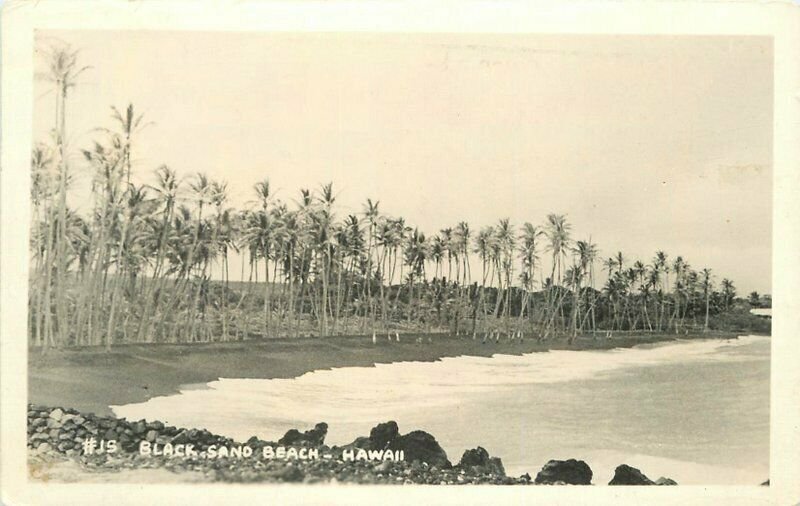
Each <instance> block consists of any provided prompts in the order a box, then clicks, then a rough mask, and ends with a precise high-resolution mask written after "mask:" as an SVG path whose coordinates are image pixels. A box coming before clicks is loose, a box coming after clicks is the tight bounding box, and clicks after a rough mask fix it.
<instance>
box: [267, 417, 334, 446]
mask: <svg viewBox="0 0 800 506" xmlns="http://www.w3.org/2000/svg"><path fill="white" fill-rule="evenodd" d="M327 434H328V424H327V423H325V422H322V423H318V424H317V425H315V426H314V428H313V429H311V430H307V431H305V432H304V433H302V434H301V433H300V431H299V430H297V429H289V430H288V431H286V434H284V436H283V437H282V438H280V439H279V440H278V444H279V445H284V446H292V445H298V444H304V443H305V444H309V445H311V446H320V445H321V444H322V443H323V442H324V441H325V436H326V435H327Z"/></svg>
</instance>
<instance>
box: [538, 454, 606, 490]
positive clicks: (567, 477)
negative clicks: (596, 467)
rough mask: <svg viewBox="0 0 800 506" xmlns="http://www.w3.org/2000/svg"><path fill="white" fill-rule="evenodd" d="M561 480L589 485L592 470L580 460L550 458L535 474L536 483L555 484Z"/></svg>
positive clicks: (567, 482) (570, 483) (568, 483)
mask: <svg viewBox="0 0 800 506" xmlns="http://www.w3.org/2000/svg"><path fill="white" fill-rule="evenodd" d="M558 482H563V483H565V484H567V485H590V484H591V483H592V470H591V468H589V465H588V464H586V462H584V461H582V460H575V459H569V460H551V461H549V462H547V464H545V465H544V467H542V470H541V471H539V474H537V475H536V479H535V480H534V483H536V484H537V485H555V484H557V483H558Z"/></svg>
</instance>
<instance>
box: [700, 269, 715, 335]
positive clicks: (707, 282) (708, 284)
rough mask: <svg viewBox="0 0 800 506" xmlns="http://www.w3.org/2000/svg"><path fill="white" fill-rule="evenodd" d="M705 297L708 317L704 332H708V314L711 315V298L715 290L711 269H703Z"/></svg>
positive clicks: (704, 324)
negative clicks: (712, 291)
mask: <svg viewBox="0 0 800 506" xmlns="http://www.w3.org/2000/svg"><path fill="white" fill-rule="evenodd" d="M701 272H702V275H703V298H704V299H705V302H706V317H705V322H704V323H703V332H708V315H709V299H710V297H711V290H713V286H712V281H711V269H708V268H706V269H703V270H702V271H701Z"/></svg>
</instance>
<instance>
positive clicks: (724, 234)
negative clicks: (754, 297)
mask: <svg viewBox="0 0 800 506" xmlns="http://www.w3.org/2000/svg"><path fill="white" fill-rule="evenodd" d="M38 39H39V43H40V45H41V44H44V45H46V44H49V43H51V42H52V41H53V40H56V39H58V40H61V41H66V42H68V43H70V44H71V45H72V46H73V47H75V48H77V49H80V56H79V57H80V63H81V64H82V65H90V66H91V68H90V69H89V70H87V71H86V72H85V73H84V74H83V75H82V76H81V78H80V82H79V84H78V86H77V87H76V88H75V89H74V90H73V91H72V94H71V96H70V97H69V105H68V116H67V122H68V129H69V130H70V132H71V135H70V140H71V143H72V146H73V147H75V148H78V147H87V146H89V145H90V142H91V140H92V139H93V138H94V137H97V135H98V133H97V132H96V131H93V129H94V128H96V127H98V126H111V125H112V123H111V120H110V109H109V108H110V106H111V105H116V106H117V107H119V108H123V107H125V106H126V105H127V103H128V102H133V104H134V105H135V107H136V109H137V110H139V111H141V112H144V113H145V117H146V119H147V120H149V121H151V122H153V124H151V125H149V126H148V127H147V128H146V129H144V130H143V131H142V132H141V133H140V134H139V136H138V138H137V139H136V141H135V145H134V149H135V152H134V159H135V164H136V170H138V171H140V172H141V173H143V174H149V173H151V172H152V170H153V169H155V168H156V167H157V166H159V165H160V164H162V163H166V164H167V165H169V166H170V167H172V168H173V169H175V170H177V171H178V172H179V173H181V174H187V175H188V174H192V173H194V172H198V171H201V172H205V173H207V174H208V175H209V176H210V177H212V178H215V179H224V180H227V181H228V183H229V186H230V188H231V196H232V204H233V205H237V206H238V205H241V206H243V205H244V203H245V202H247V201H250V200H252V198H253V196H252V185H253V184H254V183H256V182H257V181H259V180H262V179H264V178H267V177H268V178H269V179H270V181H271V183H272V185H273V187H274V188H276V189H278V193H277V195H278V197H279V198H282V199H284V200H292V199H295V198H296V197H297V195H299V188H301V187H308V188H318V187H319V185H320V184H321V183H325V182H328V181H333V182H334V188H335V189H336V190H337V192H338V194H339V195H338V199H339V200H338V202H339V204H340V211H339V212H340V214H342V215H343V214H346V213H352V212H358V211H360V210H361V206H362V203H363V202H364V201H365V200H366V198H367V197H370V198H372V199H373V200H379V201H380V208H381V211H383V212H385V213H387V214H390V215H394V216H403V217H405V218H406V221H407V223H409V224H411V225H417V226H419V227H420V228H421V229H422V230H423V231H425V232H426V233H428V234H432V233H436V232H438V231H439V230H440V229H441V228H444V227H447V226H454V225H455V224H456V223H457V222H459V221H462V220H464V221H467V222H468V223H469V224H470V225H471V228H472V229H473V230H478V229H479V228H480V227H482V226H484V225H488V224H494V223H496V222H497V220H498V219H500V218H503V217H509V218H511V220H512V222H513V223H515V224H517V225H519V224H521V223H523V222H524V221H530V222H532V223H534V224H540V223H543V222H544V219H545V217H546V215H547V214H548V213H551V212H555V213H561V214H566V215H567V217H568V220H569V221H570V223H572V225H573V237H574V238H576V239H588V238H589V237H591V239H592V241H594V242H596V243H597V244H598V246H599V247H600V249H601V258H606V257H608V256H611V255H613V254H615V253H616V252H617V251H618V250H621V251H622V252H623V253H624V254H625V256H626V257H627V258H629V259H631V260H633V259H637V258H638V259H641V260H643V261H645V262H649V261H650V260H651V259H652V257H653V254H654V252H655V251H656V250H659V249H662V250H664V251H666V252H667V253H668V254H669V255H670V257H671V258H674V256H675V255H677V254H680V255H683V257H684V258H685V259H686V260H687V261H688V262H689V263H690V264H691V265H692V266H693V267H694V268H696V269H700V268H703V267H710V268H712V269H713V271H714V273H715V275H716V276H717V281H719V279H721V278H722V277H729V278H731V279H733V280H734V282H735V283H736V285H737V287H738V289H739V292H740V293H746V292H748V291H751V290H758V291H759V292H765V293H768V292H770V287H771V279H770V278H771V267H770V263H771V261H770V258H771V227H772V220H771V213H772V204H771V202H772V198H771V194H772V192H771V185H772V49H771V42H770V41H769V40H768V39H763V38H723V37H686V36H682V37H671V36H670V37H640V36H561V35H559V36H552V35H541V36H533V35H505V36H497V35H485V34H484V35H480V34H470V35H464V34H452V35H403V34H256V33H250V34H246V33H188V32H184V33H175V32H171V33H167V32H44V33H40V34H39V37H38ZM47 89H48V88H47V84H46V83H43V82H37V84H36V87H35V93H36V101H35V104H34V109H35V110H34V121H35V125H34V135H35V137H36V139H37V140H43V139H46V138H47V135H48V131H49V129H50V128H51V127H52V120H53V117H54V113H53V100H54V99H53V94H52V93H48V92H47ZM87 177H88V176H84V182H85V180H86V178H87ZM85 200H86V199H75V203H76V205H79V202H82V201H85ZM542 256H543V257H546V254H545V253H544V252H543V253H542ZM234 267H235V266H234V262H232V271H233V272H238V271H237V270H236V269H235V268H234ZM477 269H478V265H477V263H475V265H473V273H475V272H476V271H477Z"/></svg>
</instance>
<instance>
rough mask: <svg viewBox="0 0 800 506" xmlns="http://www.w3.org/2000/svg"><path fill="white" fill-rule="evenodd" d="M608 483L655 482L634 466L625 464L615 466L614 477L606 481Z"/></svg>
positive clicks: (638, 483)
mask: <svg viewBox="0 0 800 506" xmlns="http://www.w3.org/2000/svg"><path fill="white" fill-rule="evenodd" d="M608 484H609V485H655V482H653V480H651V479H650V478H648V477H647V476H645V475H644V473H642V472H641V471H639V470H638V469H636V468H635V467H631V466H628V465H625V464H622V465H620V466H617V468H616V469H615V470H614V477H613V478H612V479H611V481H609V482H608Z"/></svg>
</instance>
